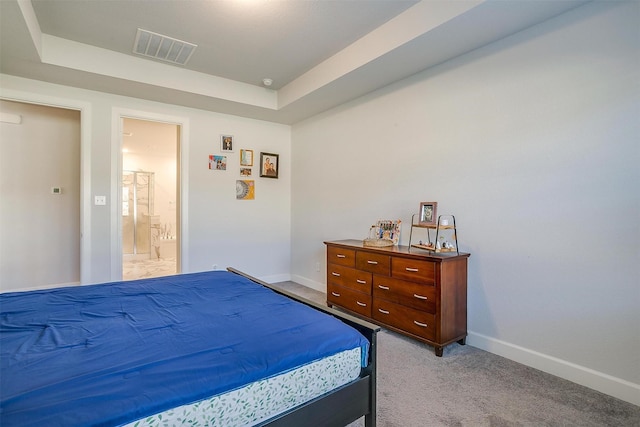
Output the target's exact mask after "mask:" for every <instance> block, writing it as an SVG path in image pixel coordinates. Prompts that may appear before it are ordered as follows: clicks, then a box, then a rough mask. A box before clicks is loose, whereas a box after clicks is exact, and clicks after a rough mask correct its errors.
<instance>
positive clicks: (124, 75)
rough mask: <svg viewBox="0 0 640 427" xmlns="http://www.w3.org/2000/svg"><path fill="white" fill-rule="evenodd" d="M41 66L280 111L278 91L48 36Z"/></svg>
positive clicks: (44, 42) (44, 37)
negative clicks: (56, 67)
mask: <svg viewBox="0 0 640 427" xmlns="http://www.w3.org/2000/svg"><path fill="white" fill-rule="evenodd" d="M0 1H1V0H0ZM42 62H43V63H45V64H49V65H55V66H59V67H64V68H69V69H72V70H77V71H83V72H87V73H92V74H97V75H102V76H107V77H113V78H118V79H123V80H129V81H132V82H136V83H141V84H144V85H149V89H148V90H150V91H152V90H153V87H163V88H166V89H171V90H176V91H180V92H185V93H191V94H195V95H201V96H206V97H209V98H216V99H222V100H226V101H232V102H237V103H240V104H245V105H249V106H252V107H260V108H266V109H270V110H275V109H277V95H276V93H275V91H267V90H264V88H262V87H260V86H256V85H250V84H248V83H242V82H238V81H235V80H229V79H225V78H222V77H217V76H211V75H208V74H204V73H199V72H196V71H191V70H187V69H184V68H181V67H177V66H174V65H169V64H163V63H160V62H158V61H150V60H148V59H145V58H140V57H136V56H133V55H125V54H123V53H119V52H114V51H110V50H107V49H102V48H99V47H95V46H90V45H87V44H83V43H78V42H75V41H72V40H67V39H63V38H60V37H55V36H52V35H49V34H43V35H42Z"/></svg>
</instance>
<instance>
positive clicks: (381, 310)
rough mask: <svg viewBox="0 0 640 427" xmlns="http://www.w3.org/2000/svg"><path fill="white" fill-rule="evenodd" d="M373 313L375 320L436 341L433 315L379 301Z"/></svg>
mask: <svg viewBox="0 0 640 427" xmlns="http://www.w3.org/2000/svg"><path fill="white" fill-rule="evenodd" d="M372 313H373V318H374V320H377V321H379V322H382V323H386V324H387V325H390V326H394V327H396V328H398V329H401V330H403V331H407V332H409V333H411V334H414V335H417V336H419V337H422V338H425V339H428V340H434V339H435V330H436V317H435V316H434V315H433V314H431V313H427V312H424V311H420V310H414V309H412V308H408V307H404V306H402V305H398V304H394V303H392V302H388V301H385V300H377V299H374V301H373V310H372Z"/></svg>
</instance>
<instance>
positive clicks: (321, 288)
mask: <svg viewBox="0 0 640 427" xmlns="http://www.w3.org/2000/svg"><path fill="white" fill-rule="evenodd" d="M291 281H292V282H296V283H298V284H300V285H304V286H306V287H307V288H311V289H313V290H316V291H318V292H323V293H325V294H326V293H327V286H326V285H325V284H324V283H320V282H315V281H313V280H310V279H307V278H306V277H302V276H297V275H295V274H294V275H292V276H291Z"/></svg>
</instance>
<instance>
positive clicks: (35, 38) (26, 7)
mask: <svg viewBox="0 0 640 427" xmlns="http://www.w3.org/2000/svg"><path fill="white" fill-rule="evenodd" d="M18 7H20V12H21V13H22V16H23V17H24V21H25V23H26V24H27V29H28V30H29V35H30V36H31V41H32V42H33V45H34V46H35V48H36V51H37V52H38V56H39V57H40V60H42V30H41V29H40V23H39V22H38V18H37V17H36V11H35V10H33V5H32V4H31V1H30V0H18Z"/></svg>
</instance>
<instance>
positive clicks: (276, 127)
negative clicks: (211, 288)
mask: <svg viewBox="0 0 640 427" xmlns="http://www.w3.org/2000/svg"><path fill="white" fill-rule="evenodd" d="M0 96H2V97H6V98H9V99H18V100H27V101H41V100H44V101H45V102H47V103H51V104H55V105H62V106H64V105H78V104H80V105H85V106H86V108H85V110H87V111H90V114H87V117H89V120H88V123H86V125H83V128H84V129H83V131H86V132H87V135H86V136H85V137H84V138H85V139H86V141H83V149H84V150H85V154H86V153H88V154H89V158H88V159H87V160H86V161H85V162H84V164H83V172H82V173H83V177H84V180H85V185H88V186H89V189H88V191H87V193H89V194H88V195H87V194H83V205H84V206H85V207H86V209H85V212H84V216H85V219H86V218H88V222H87V225H86V229H85V230H84V231H83V234H84V236H89V239H88V240H85V242H84V244H85V245H88V250H87V251H86V257H88V258H89V260H88V261H87V265H86V266H85V270H88V272H89V274H83V282H85V283H97V282H106V281H111V280H117V279H119V277H114V273H113V271H114V270H113V268H112V267H113V265H119V263H120V258H119V254H118V253H117V244H118V243H117V242H118V239H117V236H118V230H117V227H116V226H115V224H117V222H116V220H115V219H116V217H115V216H114V215H119V214H121V210H118V209H112V207H114V206H112V203H115V202H116V201H115V200H111V199H112V198H111V197H110V196H111V195H112V194H118V191H119V190H118V188H119V186H118V176H117V173H115V171H117V167H114V165H117V164H118V162H119V159H118V158H117V156H118V155H119V152H120V150H119V147H118V146H116V144H119V141H120V138H119V135H114V132H115V133H117V132H118V129H117V127H116V128H115V131H114V126H113V123H114V115H115V114H118V112H120V111H137V112H142V113H145V114H149V115H150V116H154V117H157V116H170V117H182V118H184V119H185V122H186V125H185V127H186V128H187V129H186V130H187V131H188V132H186V135H188V139H187V140H185V141H182V145H183V149H184V151H183V154H184V155H185V157H184V159H183V163H182V167H183V171H184V175H183V181H184V182H185V183H186V185H187V189H186V194H184V198H185V200H187V202H186V206H185V207H184V208H185V213H186V217H185V219H184V223H185V228H186V230H187V232H186V235H183V238H184V239H185V242H187V247H185V248H184V252H183V255H184V256H185V258H186V259H184V262H183V272H193V271H202V270H207V269H211V268H212V267H213V265H214V264H217V265H218V268H225V267H227V266H234V267H237V268H239V269H242V270H244V271H246V272H248V273H250V274H253V275H255V276H258V277H260V278H262V279H264V280H267V281H276V280H287V279H288V278H289V269H290V222H291V219H290V212H291V203H290V182H291V135H290V127H289V126H286V125H280V124H273V123H268V122H263V121H258V120H251V119H245V118H241V117H235V116H229V115H224V114H216V113H211V112H207V111H202V110H195V109H190V108H184V107H179V106H174V105H167V104H161V103H154V102H149V101H144V100H140V99H135V98H127V97H121V96H115V95H110V94H105V93H100V92H94V91H88V90H83V89H77V88H71V87H66V86H60V85H53V84H49V83H45V82H40V81H35V80H28V79H22V78H17V77H14V76H8V75H0ZM222 133H224V134H232V135H234V136H235V144H236V151H235V152H234V153H231V154H229V156H228V157H229V159H228V160H229V168H228V170H227V171H224V172H222V171H211V170H209V169H208V156H209V155H210V154H217V153H219V152H220V134H222ZM240 148H247V149H253V150H254V153H255V156H256V158H259V153H260V151H265V152H270V153H278V154H280V171H279V172H280V174H279V179H269V178H259V177H258V175H259V165H258V164H257V163H256V166H254V167H253V174H254V175H253V178H254V179H255V182H256V197H255V200H253V201H246V200H236V198H235V181H236V179H240V171H239V154H240V153H239V149H240ZM95 195H107V197H108V201H107V206H95V205H93V203H92V200H93V197H94V196H95ZM87 199H89V200H87ZM112 212H113V214H112ZM184 266H187V268H184ZM85 273H86V271H85Z"/></svg>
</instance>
